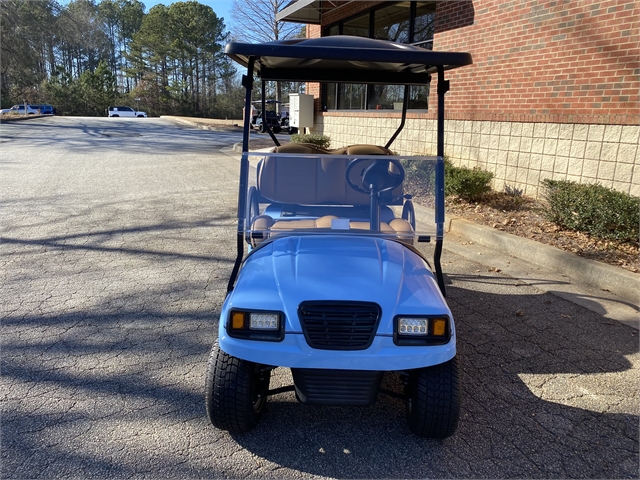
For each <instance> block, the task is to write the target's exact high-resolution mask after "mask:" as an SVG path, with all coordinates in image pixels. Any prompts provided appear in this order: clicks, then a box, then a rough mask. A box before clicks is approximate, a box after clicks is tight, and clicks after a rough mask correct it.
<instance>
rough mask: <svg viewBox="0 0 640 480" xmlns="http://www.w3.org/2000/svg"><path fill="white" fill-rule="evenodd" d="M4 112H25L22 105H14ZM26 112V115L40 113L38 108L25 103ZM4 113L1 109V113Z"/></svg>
mask: <svg viewBox="0 0 640 480" xmlns="http://www.w3.org/2000/svg"><path fill="white" fill-rule="evenodd" d="M6 113H14V114H18V115H24V114H25V110H24V105H14V106H13V107H11V108H10V109H9V111H8V112H6ZM26 113H27V115H36V114H38V113H40V110H38V109H37V108H35V107H34V106H33V105H27V112H26ZM4 114H5V112H4V111H3V115H4Z"/></svg>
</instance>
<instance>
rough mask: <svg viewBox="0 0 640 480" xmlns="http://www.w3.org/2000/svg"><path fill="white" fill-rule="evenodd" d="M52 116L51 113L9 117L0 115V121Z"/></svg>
mask: <svg viewBox="0 0 640 480" xmlns="http://www.w3.org/2000/svg"><path fill="white" fill-rule="evenodd" d="M45 117H53V115H35V114H34V115H12V116H10V117H6V118H5V117H4V115H3V116H0V123H13V122H22V121H24V120H32V119H34V118H45Z"/></svg>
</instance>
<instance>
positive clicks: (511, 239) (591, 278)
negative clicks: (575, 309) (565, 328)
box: [445, 217, 640, 305]
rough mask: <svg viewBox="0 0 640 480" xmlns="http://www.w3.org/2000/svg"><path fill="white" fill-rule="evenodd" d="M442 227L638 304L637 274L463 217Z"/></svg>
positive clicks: (638, 282) (639, 283)
mask: <svg viewBox="0 0 640 480" xmlns="http://www.w3.org/2000/svg"><path fill="white" fill-rule="evenodd" d="M445 230H446V231H447V232H448V233H454V234H457V235H460V236H462V237H465V238H466V239H469V240H472V241H473V242H475V243H478V244H480V245H482V246H484V247H487V248H492V249H494V250H498V251H500V252H503V253H504V254H505V255H512V256H514V257H516V258H519V259H521V260H524V261H526V262H529V263H534V262H535V264H536V265H537V266H540V267H543V268H547V269H550V270H554V271H556V272H558V273H561V274H564V275H567V276H568V277H570V278H575V279H577V280H580V281H581V282H582V283H587V284H589V285H592V286H595V287H597V288H599V289H601V290H608V291H610V292H612V293H614V294H616V295H617V296H618V297H620V298H621V299H623V300H624V301H626V302H629V303H632V304H634V305H637V304H638V296H639V293H638V292H640V275H638V274H636V273H632V272H628V271H626V270H624V269H621V268H617V267H613V266H611V265H607V264H604V263H600V262H598V261H595V260H588V259H586V258H582V257H579V256H578V255H576V254H574V253H570V252H565V251H563V250H560V249H558V248H555V247H552V246H550V245H546V244H544V243H540V242H536V241H534V240H529V239H528V238H522V237H518V236H517V235H513V234H511V233H506V232H499V231H496V230H494V229H492V228H490V227H487V226H484V225H478V224H475V223H472V222H469V221H468V220H464V219H462V218H457V217H454V218H451V219H449V220H448V221H447V222H446V225H445Z"/></svg>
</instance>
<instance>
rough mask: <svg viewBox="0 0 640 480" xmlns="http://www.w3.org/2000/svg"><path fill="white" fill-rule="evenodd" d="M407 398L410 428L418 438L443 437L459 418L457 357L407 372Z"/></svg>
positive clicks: (451, 429) (446, 435)
mask: <svg viewBox="0 0 640 480" xmlns="http://www.w3.org/2000/svg"><path fill="white" fill-rule="evenodd" d="M408 393H409V395H408V401H407V421H408V423H409V429H410V430H411V431H412V432H413V433H415V434H416V435H419V436H421V437H427V438H446V437H449V436H451V435H453V433H454V432H455V431H456V428H457V427H458V419H459V417H460V380H459V373H458V358H457V357H454V358H452V359H451V360H449V361H448V362H445V363H442V364H440V365H434V366H433V367H426V368H420V369H417V370H413V371H411V372H410V380H409V392H408Z"/></svg>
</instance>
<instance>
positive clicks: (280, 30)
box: [231, 0, 304, 101]
mask: <svg viewBox="0 0 640 480" xmlns="http://www.w3.org/2000/svg"><path fill="white" fill-rule="evenodd" d="M289 3H291V0H233V8H232V9H231V19H232V21H233V23H232V24H231V33H232V36H233V38H234V40H239V41H243V42H248V43H262V42H271V41H274V40H286V39H287V38H294V37H299V36H300V34H301V31H303V29H304V27H303V26H302V25H300V24H298V23H291V22H281V21H277V20H276V14H277V13H278V12H279V11H280V10H282V8H284V7H285V6H286V5H288V4H289ZM275 90H276V91H275V96H276V100H278V101H281V99H282V88H281V84H280V82H276V89H275Z"/></svg>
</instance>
